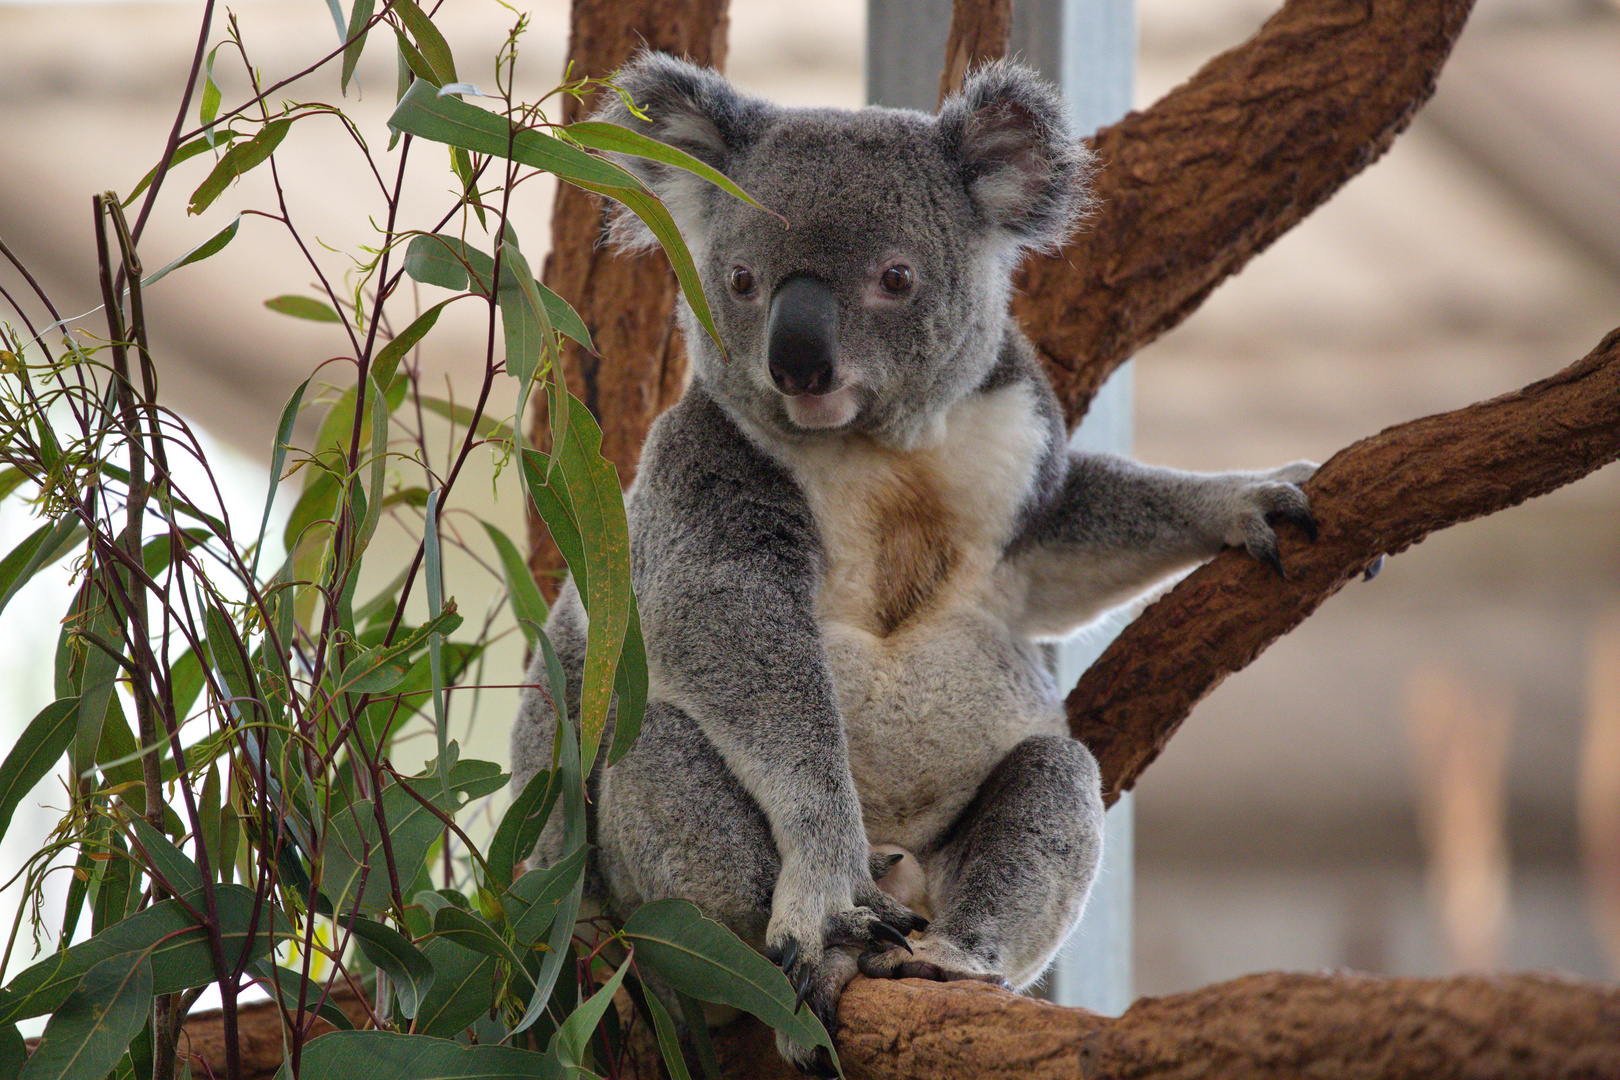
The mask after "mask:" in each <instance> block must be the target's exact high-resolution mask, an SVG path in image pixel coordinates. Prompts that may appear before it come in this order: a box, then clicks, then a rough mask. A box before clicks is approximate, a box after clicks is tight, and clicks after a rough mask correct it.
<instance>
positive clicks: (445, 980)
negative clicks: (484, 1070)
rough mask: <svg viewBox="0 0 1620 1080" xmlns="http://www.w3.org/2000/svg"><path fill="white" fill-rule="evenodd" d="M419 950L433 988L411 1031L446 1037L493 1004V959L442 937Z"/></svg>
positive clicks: (494, 966)
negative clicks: (429, 966) (430, 968)
mask: <svg viewBox="0 0 1620 1080" xmlns="http://www.w3.org/2000/svg"><path fill="white" fill-rule="evenodd" d="M445 910H453V909H450V908H446V909H445ZM422 951H423V953H424V954H425V955H426V956H427V958H428V960H429V962H430V963H432V965H433V985H432V987H431V988H429V990H428V992H427V994H426V995H425V996H424V997H423V999H422V1004H421V1007H420V1008H418V1009H417V1013H416V1025H415V1030H416V1031H417V1032H419V1033H420V1034H423V1035H437V1036H439V1037H440V1038H450V1037H452V1036H454V1035H455V1034H456V1033H457V1032H459V1031H461V1030H462V1029H463V1028H465V1027H467V1026H468V1025H470V1024H471V1023H472V1022H473V1021H474V1020H476V1019H477V1018H478V1017H479V1016H480V1015H482V1014H483V1013H486V1012H488V1011H489V1009H490V1008H491V1006H492V1005H493V1004H494V1002H495V979H496V977H497V972H496V963H495V958H494V957H493V956H487V955H485V954H483V953H477V952H473V951H472V950H471V949H468V948H464V947H463V946H461V945H457V944H456V943H455V942H453V941H446V940H444V939H443V938H434V939H433V940H432V941H429V942H428V943H427V945H426V946H425V947H424V948H423V950H422ZM299 1080H304V1078H303V1076H302V1075H301V1074H300V1077H299Z"/></svg>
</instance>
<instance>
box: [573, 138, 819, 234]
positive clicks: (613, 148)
mask: <svg viewBox="0 0 1620 1080" xmlns="http://www.w3.org/2000/svg"><path fill="white" fill-rule="evenodd" d="M562 130H563V131H564V132H565V133H566V134H568V135H569V136H570V137H572V138H573V139H574V141H575V142H577V143H579V144H580V145H581V146H588V147H590V148H591V149H592V150H605V151H608V152H609V153H614V154H629V155H630V156H631V157H639V158H647V159H649V160H651V161H660V162H663V163H664V164H665V165H673V166H675V167H676V168H677V169H685V170H686V171H687V172H689V173H692V174H694V175H696V176H699V177H702V178H703V179H704V180H707V181H708V182H709V183H711V184H713V185H714V186H715V187H717V188H719V189H720V190H721V191H724V192H725V193H726V194H728V195H731V196H732V197H734V198H738V199H741V200H742V201H743V202H745V203H747V204H748V205H749V206H752V207H755V208H756V209H759V210H764V211H765V212H766V213H767V214H773V216H774V217H776V218H777V219H778V220H780V221H781V222H782V224H784V225H786V224H787V219H785V218H783V217H782V216H781V215H780V214H774V213H773V211H771V210H768V209H766V208H765V207H763V206H760V204H759V203H758V202H756V201H755V200H754V197H753V196H752V195H750V194H748V192H746V191H744V190H743V189H742V188H740V187H738V186H737V185H736V184H734V183H732V182H731V179H730V178H729V177H727V176H726V174H725V173H723V172H720V171H719V170H718V169H715V168H712V167H711V166H709V165H705V164H704V163H703V162H701V161H699V160H698V159H697V158H695V157H693V156H692V155H691V154H688V153H687V152H686V151H684V150H677V149H676V148H675V147H673V146H669V145H667V144H666V143H661V142H659V141H658V140H657V139H649V138H648V137H647V136H645V135H643V134H641V133H640V132H638V131H631V130H630V129H629V128H627V127H621V126H619V125H618V124H607V123H603V122H602V121H600V120H581V121H580V122H578V123H576V124H569V125H568V126H567V127H565V128H563V129H562Z"/></svg>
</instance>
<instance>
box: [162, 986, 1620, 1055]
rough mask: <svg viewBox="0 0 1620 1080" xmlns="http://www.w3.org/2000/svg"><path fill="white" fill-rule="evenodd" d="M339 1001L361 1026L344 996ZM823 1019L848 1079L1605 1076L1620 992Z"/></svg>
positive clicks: (747, 1028) (973, 1007)
mask: <svg viewBox="0 0 1620 1080" xmlns="http://www.w3.org/2000/svg"><path fill="white" fill-rule="evenodd" d="M337 1000H338V1003H339V1004H340V1005H341V1006H343V1007H344V1009H345V1011H346V1012H349V1013H350V1015H351V1016H352V1017H353V1018H354V1019H355V1020H356V1021H358V1020H359V1019H360V1015H359V1010H358V1003H357V1002H356V1001H354V1000H353V999H352V997H345V996H343V995H339V997H338V999H337ZM838 1020H839V1029H840V1030H839V1055H840V1057H841V1058H842V1061H843V1064H844V1071H845V1074H846V1075H847V1076H849V1077H850V1078H851V1080H912V1078H914V1077H924V1076H925V1077H929V1078H930V1080H967V1078H970V1077H971V1078H975V1080H1000V1078H1003V1077H1004V1078H1006V1080H1048V1078H1051V1080H1057V1078H1059V1077H1062V1078H1064V1080H1071V1078H1074V1077H1085V1078H1094V1080H1101V1078H1121V1080H1123V1078H1126V1077H1130V1078H1133V1080H1155V1078H1161V1077H1162V1078H1165V1080H1171V1078H1177V1080H1180V1078H1185V1077H1189V1076H1209V1077H1220V1078H1221V1080H1273V1078H1275V1080H1285V1078H1286V1080H1294V1078H1296V1077H1300V1076H1376V1077H1379V1078H1380V1080H1408V1078H1410V1080H1446V1078H1450V1077H1515V1078H1519V1080H1528V1078H1535V1080H1554V1078H1565V1077H1567V1078H1570V1080H1574V1078H1577V1077H1579V1078H1591V1080H1599V1078H1611V1077H1615V1076H1620V989H1617V988H1615V987H1612V986H1610V987H1599V986H1592V985H1589V984H1582V983H1576V982H1570V981H1567V980H1563V979H1557V978H1553V977H1550V976H1545V975H1501V976H1489V977H1487V976H1462V977H1459V978H1453V979H1385V978H1375V977H1372V976H1366V975H1354V974H1338V975H1288V974H1279V973H1275V972H1272V973H1268V974H1262V975H1248V976H1245V977H1243V978H1241V979H1236V980H1233V981H1232V982H1227V983H1217V984H1216V985H1214V986H1206V987H1204V988H1202V989H1200V990H1195V991H1193V992H1191V993H1187V994H1174V995H1171V996H1169V997H1161V998H1143V999H1141V1000H1140V1001H1138V1002H1137V1003H1136V1004H1134V1005H1132V1006H1131V1008H1130V1009H1129V1010H1128V1011H1127V1012H1126V1013H1125V1015H1124V1016H1121V1017H1119V1018H1118V1019H1110V1018H1108V1017H1103V1016H1097V1015H1095V1014H1092V1013H1088V1012H1086V1011H1085V1010H1083V1009H1064V1008H1059V1007H1058V1006H1056V1005H1050V1004H1048V1003H1046V1002H1044V1001H1037V1000H1035V999H1033V998H1025V997H1018V996H1017V995H1014V994H1009V993H1007V992H1006V991H1005V990H997V989H995V988H993V987H990V986H987V985H985V984H983V983H966V982H963V983H931V982H921V981H919V980H915V979H908V980H904V981H901V982H888V981H873V980H870V979H857V980H855V982H853V983H851V984H850V987H849V990H848V991H847V992H846V993H845V995H844V1000H843V1003H842V1005H841V1006H840V1008H839V1011H838ZM280 1021H281V1016H280V1012H279V1010H276V1009H274V1008H272V1007H270V1006H269V1004H268V1003H265V1004H261V1005H253V1006H249V1007H247V1008H245V1009H243V1010H242V1014H241V1030H242V1061H243V1075H244V1077H245V1078H246V1080H253V1078H255V1077H269V1076H271V1075H272V1074H273V1073H274V1072H275V1070H276V1069H277V1067H278V1066H279V1065H280V1063H281V1028H280ZM219 1023H220V1017H219V1014H218V1013H217V1012H216V1013H209V1014H204V1015H199V1016H196V1017H193V1018H192V1019H191V1020H189V1021H188V1022H187V1024H186V1037H185V1039H184V1040H183V1041H182V1052H189V1053H190V1054H192V1055H194V1056H193V1057H192V1064H193V1069H194V1071H201V1068H202V1066H203V1065H206V1066H207V1067H208V1068H209V1069H211V1070H213V1071H214V1072H216V1073H217V1072H218V1071H219V1069H220V1066H221V1063H222V1062H223V1060H224V1047H223V1046H222V1045H221V1042H220V1031H219ZM716 1048H717V1050H718V1052H719V1054H720V1057H721V1062H722V1065H723V1066H724V1071H725V1073H726V1075H727V1076H735V1077H747V1078H748V1080H800V1077H799V1074H798V1073H797V1072H795V1071H794V1070H793V1069H792V1068H790V1067H789V1066H788V1065H786V1064H785V1063H784V1062H783V1061H782V1059H781V1058H780V1057H778V1056H777V1054H776V1048H775V1045H774V1042H773V1039H772V1036H771V1033H770V1030H769V1029H768V1028H766V1027H764V1026H763V1025H761V1024H759V1023H757V1022H754V1021H739V1022H737V1023H734V1024H732V1025H731V1026H730V1027H728V1028H725V1029H723V1030H722V1031H720V1032H718V1033H717V1035H716ZM645 1051H646V1052H643V1053H640V1054H638V1055H637V1058H638V1064H639V1068H630V1069H627V1070H620V1072H619V1075H620V1076H621V1077H624V1078H626V1080H638V1078H639V1080H656V1078H659V1077H662V1076H663V1075H664V1074H663V1072H662V1070H661V1068H660V1067H659V1065H658V1063H657V1053H656V1051H653V1050H652V1048H651V1046H650V1045H647V1046H646V1047H645ZM1189 1066H1193V1069H1192V1070H1191V1071H1190V1070H1189Z"/></svg>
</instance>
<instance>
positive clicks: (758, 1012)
mask: <svg viewBox="0 0 1620 1080" xmlns="http://www.w3.org/2000/svg"><path fill="white" fill-rule="evenodd" d="M624 935H625V937H627V938H629V939H630V940H631V942H632V943H633V944H634V945H635V948H636V964H637V966H638V967H639V968H640V969H641V970H642V971H644V972H647V973H650V974H652V975H655V976H656V977H657V978H658V979H659V980H660V981H662V982H663V983H664V984H666V985H667V986H669V987H670V988H671V989H674V990H677V991H679V992H680V993H683V994H687V995H690V996H691V997H694V998H697V999H698V1000H700V1001H709V1002H714V1003H716V1004H720V1005H730V1006H732V1007H733V1008H737V1009H741V1010H743V1011H744V1012H749V1013H753V1014H754V1015H755V1016H757V1017H759V1018H760V1019H761V1020H763V1021H765V1022H766V1023H767V1024H770V1025H771V1026H772V1027H774V1028H777V1029H778V1030H780V1031H783V1032H785V1033H787V1035H788V1037H789V1038H791V1039H793V1040H794V1041H795V1042H798V1043H800V1044H802V1045H805V1046H825V1047H827V1048H828V1049H829V1050H831V1049H832V1040H831V1039H830V1038H828V1036H827V1031H826V1029H825V1028H823V1027H822V1026H821V1021H819V1020H817V1019H816V1018H815V1015H814V1014H813V1013H812V1012H810V1010H809V1009H806V1008H800V1009H799V1010H798V1012H797V1014H795V1011H794V1007H793V1004H794V993H793V987H792V986H790V985H789V984H788V981H787V977H786V976H784V975H783V974H782V972H781V970H780V969H778V968H777V966H776V965H775V964H773V963H771V962H770V961H769V960H767V959H765V958H764V957H763V956H761V955H760V954H759V953H757V952H755V951H754V950H753V949H751V948H749V947H748V946H747V945H746V944H744V943H743V941H742V939H741V938H739V937H737V935H736V934H733V933H732V932H731V931H730V930H728V929H726V928H725V927H724V926H722V925H720V924H719V923H717V922H715V921H713V920H712V919H707V918H705V917H704V916H703V913H702V912H701V911H699V910H698V909H697V906H696V905H694V904H691V903H688V902H687V901H685V900H659V901H655V902H654V903H651V904H645V905H643V906H642V907H640V908H638V909H637V910H636V911H635V913H634V914H632V915H631V916H630V918H629V919H627V920H625V924H624Z"/></svg>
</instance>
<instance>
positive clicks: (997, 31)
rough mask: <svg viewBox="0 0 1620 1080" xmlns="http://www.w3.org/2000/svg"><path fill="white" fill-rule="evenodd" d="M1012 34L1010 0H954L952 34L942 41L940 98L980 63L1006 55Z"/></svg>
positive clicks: (958, 85)
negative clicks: (942, 70) (942, 66)
mask: <svg viewBox="0 0 1620 1080" xmlns="http://www.w3.org/2000/svg"><path fill="white" fill-rule="evenodd" d="M1011 36H1012V0H956V3H955V5H954V6H953V7H952V9H951V35H950V37H949V38H947V39H946V41H945V70H944V72H943V73H942V74H941V75H940V77H939V100H941V101H944V100H945V99H946V98H947V97H949V96H950V95H952V94H954V93H956V91H958V90H960V89H961V88H962V77H963V76H964V75H966V74H967V73H968V72H970V71H972V70H973V69H974V68H976V67H978V66H979V65H980V64H987V63H989V62H990V61H992V60H1000V59H1001V58H1002V57H1004V56H1006V55H1007V39H1008V38H1009V37H1011Z"/></svg>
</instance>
